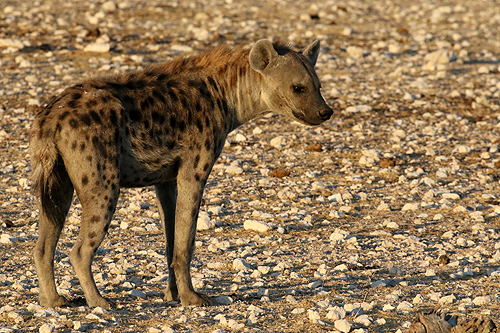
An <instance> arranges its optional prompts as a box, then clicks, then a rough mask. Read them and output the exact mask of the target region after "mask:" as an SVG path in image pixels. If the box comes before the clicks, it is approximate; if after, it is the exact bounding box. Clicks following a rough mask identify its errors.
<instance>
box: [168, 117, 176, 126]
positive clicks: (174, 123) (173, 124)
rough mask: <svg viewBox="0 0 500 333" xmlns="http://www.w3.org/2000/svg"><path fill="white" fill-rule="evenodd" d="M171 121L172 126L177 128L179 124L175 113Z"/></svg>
mask: <svg viewBox="0 0 500 333" xmlns="http://www.w3.org/2000/svg"><path fill="white" fill-rule="evenodd" d="M169 122H170V127H172V128H175V127H176V126H177V119H176V118H175V116H174V115H171V116H170V119H169Z"/></svg>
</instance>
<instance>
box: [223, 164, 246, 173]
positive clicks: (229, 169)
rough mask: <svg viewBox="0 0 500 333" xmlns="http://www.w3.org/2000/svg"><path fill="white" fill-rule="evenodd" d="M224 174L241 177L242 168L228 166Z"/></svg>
mask: <svg viewBox="0 0 500 333" xmlns="http://www.w3.org/2000/svg"><path fill="white" fill-rule="evenodd" d="M226 172H227V173H228V174H230V175H241V174H242V173H243V168H242V167H240V166H237V165H228V166H227V167H226Z"/></svg>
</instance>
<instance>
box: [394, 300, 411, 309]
mask: <svg viewBox="0 0 500 333" xmlns="http://www.w3.org/2000/svg"><path fill="white" fill-rule="evenodd" d="M412 308H413V304H411V303H410V302H407V301H403V302H401V303H399V304H398V307H397V308H396V310H402V311H408V310H411V309H412Z"/></svg>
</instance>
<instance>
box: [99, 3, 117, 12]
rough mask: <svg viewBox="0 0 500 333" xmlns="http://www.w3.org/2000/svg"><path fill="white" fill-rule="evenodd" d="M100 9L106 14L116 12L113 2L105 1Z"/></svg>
mask: <svg viewBox="0 0 500 333" xmlns="http://www.w3.org/2000/svg"><path fill="white" fill-rule="evenodd" d="M101 9H102V10H104V11H107V12H113V11H115V10H116V5H115V3H114V2H113V1H106V2H105V3H103V4H102V6H101Z"/></svg>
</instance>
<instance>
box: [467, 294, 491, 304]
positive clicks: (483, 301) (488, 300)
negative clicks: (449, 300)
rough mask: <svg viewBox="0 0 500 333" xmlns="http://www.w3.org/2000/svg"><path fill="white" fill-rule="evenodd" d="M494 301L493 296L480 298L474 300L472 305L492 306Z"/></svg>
mask: <svg viewBox="0 0 500 333" xmlns="http://www.w3.org/2000/svg"><path fill="white" fill-rule="evenodd" d="M492 301H493V298H492V297H491V296H489V295H488V296H478V297H476V298H474V299H473V300H472V303H474V305H476V306H481V305H485V304H490V303H491V302H492Z"/></svg>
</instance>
